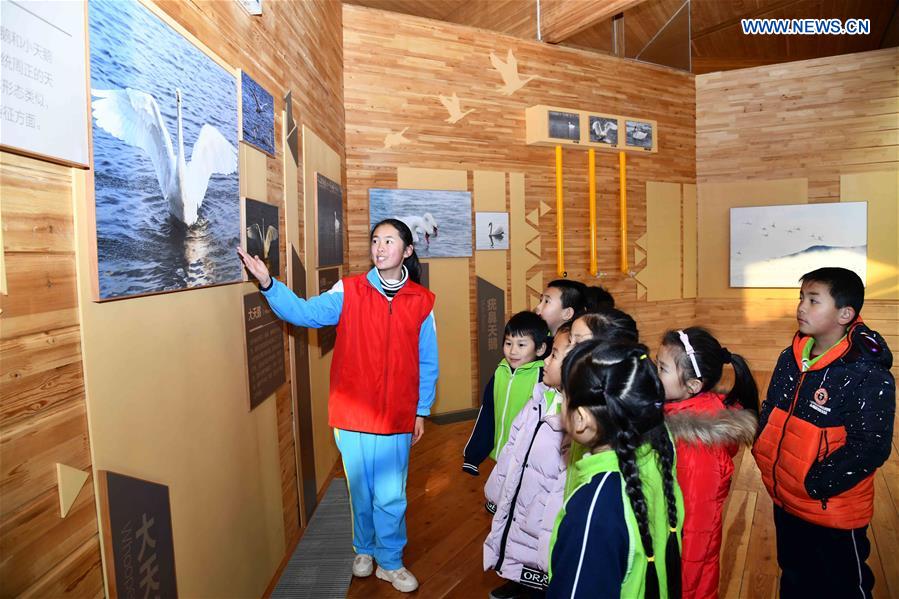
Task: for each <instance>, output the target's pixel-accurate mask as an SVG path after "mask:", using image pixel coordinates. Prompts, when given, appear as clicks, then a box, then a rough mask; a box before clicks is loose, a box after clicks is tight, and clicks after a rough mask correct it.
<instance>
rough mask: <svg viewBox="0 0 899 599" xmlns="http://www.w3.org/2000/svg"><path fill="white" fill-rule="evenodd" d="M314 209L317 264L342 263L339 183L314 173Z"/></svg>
mask: <svg viewBox="0 0 899 599" xmlns="http://www.w3.org/2000/svg"><path fill="white" fill-rule="evenodd" d="M315 210H316V215H317V219H318V266H319V268H321V267H325V266H340V265H341V264H343V231H344V227H343V190H342V189H341V188H340V184H339V183H336V182H334V181H332V180H331V179H329V178H327V177H326V176H324V175H323V174H321V173H315Z"/></svg>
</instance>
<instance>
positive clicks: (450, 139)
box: [344, 6, 695, 405]
mask: <svg viewBox="0 0 899 599" xmlns="http://www.w3.org/2000/svg"><path fill="white" fill-rule="evenodd" d="M509 50H511V51H512V52H513V53H514V55H515V57H516V59H517V61H518V71H519V74H520V75H521V76H522V77H526V76H536V78H535V79H533V80H532V81H530V82H529V83H527V84H526V85H525V86H524V87H523V88H521V89H520V90H518V91H517V92H516V93H514V94H513V95H511V96H506V95H503V94H502V93H501V92H500V91H499V90H498V88H499V87H501V86H502V80H501V78H500V75H499V73H498V72H497V71H496V70H494V69H493V68H492V66H491V60H490V54H491V52H492V53H495V54H496V55H497V56H498V57H501V58H502V59H503V60H505V59H506V57H507V52H508V51H509ZM344 80H345V90H344V93H345V105H346V126H347V137H346V144H347V145H346V148H347V192H348V193H347V195H348V203H349V211H348V231H349V237H350V241H349V243H350V270H351V271H353V272H360V271H362V270H364V269H366V268H368V266H369V257H368V243H367V231H368V227H369V220H368V190H369V188H372V187H395V186H396V170H397V168H398V167H405V166H410V167H422V168H435V169H454V170H463V169H464V170H468V171H469V173H471V172H472V171H475V170H492V171H503V172H523V173H524V174H525V194H526V206H527V210H528V211H530V210H533V209H535V208H537V207H538V206H539V203H540V202H541V201H542V202H545V203H546V204H549V205H550V206H553V207H554V206H555V167H554V164H555V163H554V154H553V149H552V148H543V147H533V146H527V145H526V144H525V109H526V108H527V107H528V106H533V105H536V104H547V105H551V106H560V107H571V108H578V109H585V110H596V111H604V112H611V113H619V114H631V115H635V116H641V117H646V118H648V119H654V120H657V121H658V129H659V152H658V154H652V155H638V154H633V153H630V154H629V155H628V176H627V184H628V201H629V208H628V223H627V226H628V232H629V239H630V240H633V239H636V238H637V237H639V236H640V235H642V234H643V233H644V232H645V228H646V210H645V187H646V182H647V181H669V182H674V183H693V182H694V178H695V166H694V165H695V148H694V135H695V133H694V120H695V113H694V102H695V98H694V84H693V77H692V75H689V74H686V73H681V72H676V71H673V70H668V69H664V68H659V67H653V66H649V65H645V64H638V63H635V62H627V61H621V60H617V59H614V58H610V57H605V56H600V55H596V54H591V53H587V52H582V51H578V50H573V49H568V48H562V47H557V46H550V45H547V44H541V43H539V42H535V41H527V40H522V39H519V38H515V37H511V36H506V35H502V34H495V33H492V32H487V31H483V30H478V29H472V28H468V27H462V26H457V25H451V24H447V23H442V22H437V21H430V20H425V19H421V18H416V17H408V16H403V15H397V14H390V13H385V12H381V11H377V10H373V9H366V8H361V7H356V6H345V7H344ZM453 93H455V94H457V96H458V98H459V100H460V103H461V109H462V110H463V111H465V110H470V109H473V110H474V112H472V113H471V114H469V115H468V116H466V117H465V118H464V119H462V120H461V121H459V122H457V123H455V124H449V123H447V122H446V120H447V117H448V113H447V111H446V110H445V109H444V108H443V106H442V105H441V103H440V101H439V100H438V97H437V96H438V95H444V96H451V95H452V94H453ZM404 129H405V133H404V137H405V138H406V139H408V140H409V143H406V144H403V145H398V146H393V147H391V148H389V149H385V136H386V135H388V134H390V133H398V132H400V131H403V130H404ZM563 160H564V173H565V194H566V195H565V205H564V211H565V214H564V217H565V219H564V221H565V263H566V264H565V265H566V268H567V270H568V272H569V274H570V276H571V277H572V278H575V279H578V280H582V281H585V282H588V283H596V284H602V285H603V286H605V287H608V288H609V289H610V290H611V291H612V293H613V294H614V295H615V297H616V300H617V301H618V303H619V304H620V305H621V306H622V307H623V308H624V309H626V310H630V311H632V312H633V313H634V315H635V316H636V317H637V320H638V323H639V325H640V327H641V331H642V332H643V336H644V338H645V339H646V340H647V341H648V342H649V343H650V344H653V343H655V341H656V340H657V339H658V337H659V335H660V333H661V331H662V329H663V328H665V327H667V326H669V324H671V322H672V320H673V321H674V322H690V321H692V317H693V312H694V308H693V305H694V303H693V300H678V301H673V302H662V303H650V302H645V301H640V302H638V301H637V300H636V284H635V281H634V280H633V279H632V278H631V277H629V276H627V275H623V274H621V273H620V272H618V261H619V254H618V244H619V233H618V231H619V213H618V157H617V154H616V153H614V152H607V151H598V152H597V194H598V198H597V204H598V209H597V213H598V221H599V234H598V244H599V271H600V272H601V273H603V276H602V277H600V278H597V279H592V280H590V278H589V277H588V273H587V269H588V259H589V249H588V248H589V245H588V242H589V240H588V234H587V231H588V205H587V152H586V151H583V150H565V151H564V156H563ZM470 183H471V181H470ZM471 188H472V186H471V184H470V185H469V189H471ZM554 214H555V209H554V208H553V210H552V211H551V212H550V213H549V214H547V215H546V216H544V217H541V219H540V229H541V233H542V240H543V241H542V256H543V262H542V269H543V272H544V280H545V281H549V280H551V279H553V278H556V274H555V272H556V264H555V217H554ZM514 235H515V233H514V232H513V233H512V236H513V239H514ZM513 243H514V241H513ZM629 254H630V260H631V262H633V245H632V244H631V245H630V247H629ZM470 264H471V266H470V274H471V278H472V286H471V289H472V290H471V292H470V294H469V297H470V300H471V301H472V306H471V310H472V314H476V313H477V312H476V310H475V305H474V303H473V302H474V299H475V297H474V259H472V260H471V261H470ZM438 301H439V298H438ZM474 326H475V324H474V323H472V325H471V328H472V330H471V338H472V340H474V339H475V331H474ZM476 353H477V352H476V348H475V347H474V346H473V348H472V356H473V359H474V356H476ZM472 368H473V372H476V367H475V365H474V364H473V365H472ZM475 378H476V377H475ZM478 401H479V395H478V392H477V390H476V389H474V383H473V385H472V404H473V405H474V404H476V403H477V402H478Z"/></svg>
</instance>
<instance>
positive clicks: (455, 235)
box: [368, 188, 471, 258]
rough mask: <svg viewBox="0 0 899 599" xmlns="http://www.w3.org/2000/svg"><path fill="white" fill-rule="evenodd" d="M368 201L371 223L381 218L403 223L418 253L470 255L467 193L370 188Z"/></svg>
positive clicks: (468, 194)
mask: <svg viewBox="0 0 899 599" xmlns="http://www.w3.org/2000/svg"><path fill="white" fill-rule="evenodd" d="M368 204H369V205H368V207H369V210H368V218H369V221H370V225H371V226H374V225H375V223H379V222H381V221H382V220H383V219H385V218H397V219H399V220H401V221H403V222H404V223H406V225H407V226H408V227H409V230H410V231H412V242H413V243H414V244H415V252H416V254H418V255H419V257H421V258H456V257H467V256H471V193H469V192H467V191H428V190H422V189H376V188H372V189H369V190H368Z"/></svg>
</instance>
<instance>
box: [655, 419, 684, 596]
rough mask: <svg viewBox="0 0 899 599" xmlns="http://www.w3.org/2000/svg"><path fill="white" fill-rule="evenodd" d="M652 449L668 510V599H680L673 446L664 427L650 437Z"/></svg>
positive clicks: (666, 571)
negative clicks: (657, 459) (660, 470)
mask: <svg viewBox="0 0 899 599" xmlns="http://www.w3.org/2000/svg"><path fill="white" fill-rule="evenodd" d="M651 442H652V447H653V449H655V451H656V454H657V455H658V456H659V464H660V465H661V467H662V484H663V487H664V490H665V505H666V507H667V508H668V538H667V539H666V540H665V576H666V577H667V579H668V597H669V599H680V597H681V594H682V592H683V590H682V588H681V556H680V543H679V542H678V538H677V496H676V495H675V493H674V445H673V443H672V442H671V438H670V437H669V436H668V430H667V429H666V428H665V427H658V428H657V429H655V430H654V431H653V433H652V436H651Z"/></svg>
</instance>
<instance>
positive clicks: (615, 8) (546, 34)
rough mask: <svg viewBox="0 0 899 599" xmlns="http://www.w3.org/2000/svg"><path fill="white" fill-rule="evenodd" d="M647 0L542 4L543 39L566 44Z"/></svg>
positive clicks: (565, 0)
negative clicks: (565, 42)
mask: <svg viewBox="0 0 899 599" xmlns="http://www.w3.org/2000/svg"><path fill="white" fill-rule="evenodd" d="M643 1H644V0H540V34H541V35H540V39H542V40H543V41H544V42H549V43H551V44H558V43H559V42H563V41H565V40H566V39H568V38H569V37H571V36H572V35H574V34H575V33H578V32H580V31H583V30H584V29H587V28H588V27H590V26H592V25H595V24H596V23H599V22H600V21H603V20H605V19H611V18H612V17H614V16H615V15H617V14H618V13H621V12H624V11H625V10H627V9H629V8H632V7H634V6H636V5H638V4H640V3H642V2H643Z"/></svg>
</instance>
